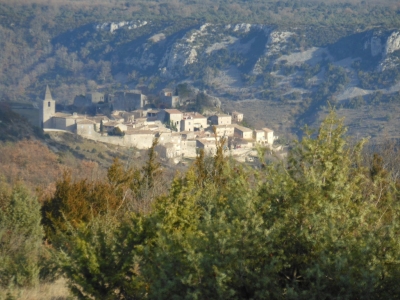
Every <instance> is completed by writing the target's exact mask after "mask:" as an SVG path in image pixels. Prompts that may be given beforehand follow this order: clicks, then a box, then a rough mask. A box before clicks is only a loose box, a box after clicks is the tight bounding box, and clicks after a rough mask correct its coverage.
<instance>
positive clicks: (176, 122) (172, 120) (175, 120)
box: [164, 109, 183, 131]
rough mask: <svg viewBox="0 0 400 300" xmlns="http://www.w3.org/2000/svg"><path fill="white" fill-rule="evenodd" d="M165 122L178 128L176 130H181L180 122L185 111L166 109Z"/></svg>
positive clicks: (173, 127)
mask: <svg viewBox="0 0 400 300" xmlns="http://www.w3.org/2000/svg"><path fill="white" fill-rule="evenodd" d="M164 111H165V120H164V121H165V123H166V124H168V125H169V126H170V127H171V128H172V129H175V128H176V131H180V129H181V126H180V122H181V120H182V118H183V113H182V112H181V111H179V110H177V109H165V110H164Z"/></svg>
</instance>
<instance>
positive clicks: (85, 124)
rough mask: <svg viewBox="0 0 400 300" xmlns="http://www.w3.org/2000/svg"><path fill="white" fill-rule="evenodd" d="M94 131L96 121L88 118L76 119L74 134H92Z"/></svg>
mask: <svg viewBox="0 0 400 300" xmlns="http://www.w3.org/2000/svg"><path fill="white" fill-rule="evenodd" d="M95 132H96V122H94V121H92V120H88V119H78V120H76V134H79V135H92V134H94V133H95Z"/></svg>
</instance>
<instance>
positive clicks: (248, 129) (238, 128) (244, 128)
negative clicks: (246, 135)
mask: <svg viewBox="0 0 400 300" xmlns="http://www.w3.org/2000/svg"><path fill="white" fill-rule="evenodd" d="M234 126H235V128H236V129H237V130H240V131H242V132H249V131H253V130H251V129H250V128H247V127H243V126H240V125H234Z"/></svg>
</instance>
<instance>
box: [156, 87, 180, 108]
mask: <svg viewBox="0 0 400 300" xmlns="http://www.w3.org/2000/svg"><path fill="white" fill-rule="evenodd" d="M160 100H161V103H163V104H164V105H165V106H166V107H170V108H175V107H177V106H178V105H179V104H180V99H179V96H177V95H174V93H173V91H172V90H171V89H163V90H162V91H161V92H160Z"/></svg>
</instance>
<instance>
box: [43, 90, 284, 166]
mask: <svg viewBox="0 0 400 300" xmlns="http://www.w3.org/2000/svg"><path fill="white" fill-rule="evenodd" d="M160 99H161V101H162V106H163V107H165V108H162V109H154V108H148V109H145V107H146V106H148V105H147V104H148V99H147V97H146V96H145V95H143V94H142V93H141V92H140V91H123V92H116V93H115V94H114V95H112V96H110V95H107V94H103V93H98V92H96V93H91V94H87V95H85V96H83V95H81V96H76V97H75V100H74V106H75V107H91V106H93V105H94V106H95V105H96V104H98V103H100V104H106V105H107V106H108V107H111V108H112V110H111V113H110V114H109V115H108V116H106V115H103V114H95V115H93V116H90V115H86V114H84V115H83V114H78V113H65V112H56V101H55V100H54V99H53V97H52V95H51V92H50V89H49V87H48V86H47V87H46V93H45V97H44V99H43V101H42V103H41V107H40V126H41V128H43V130H44V131H47V132H49V131H66V132H72V133H75V134H77V135H80V136H82V137H84V138H87V139H91V140H95V141H99V142H104V143H109V144H114V145H120V146H125V147H136V148H137V149H148V148H149V147H151V145H152V142H153V139H154V138H156V137H158V145H157V148H156V149H157V152H158V153H159V155H160V157H161V158H165V159H180V158H182V157H187V158H192V157H195V156H196V153H197V151H198V150H197V149H204V151H205V153H207V154H211V155H212V154H213V153H215V150H216V139H217V140H219V139H220V138H222V137H225V138H226V141H227V144H226V145H225V146H224V148H225V150H226V151H230V153H231V154H232V155H233V156H237V157H244V156H245V155H246V154H248V153H249V151H251V149H253V148H254V147H255V146H256V145H257V144H259V145H263V146H268V147H269V148H270V149H272V150H273V149H277V148H274V147H273V143H274V140H275V139H277V137H276V136H274V132H273V130H271V129H269V128H262V129H259V130H256V129H254V130H253V129H250V128H247V127H244V126H241V125H240V124H241V122H242V121H243V114H242V113H240V112H236V111H234V112H231V113H230V114H213V115H209V116H203V115H201V114H200V113H198V112H195V111H191V112H182V111H180V110H178V109H177V107H178V106H180V104H181V103H180V98H179V96H176V95H173V93H172V91H171V90H168V89H164V90H163V91H162V92H161V97H160ZM95 107H96V106H95ZM96 111H97V109H96Z"/></svg>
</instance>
